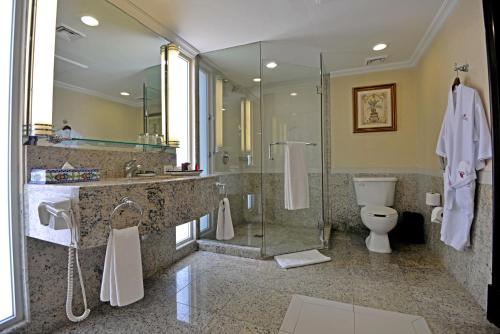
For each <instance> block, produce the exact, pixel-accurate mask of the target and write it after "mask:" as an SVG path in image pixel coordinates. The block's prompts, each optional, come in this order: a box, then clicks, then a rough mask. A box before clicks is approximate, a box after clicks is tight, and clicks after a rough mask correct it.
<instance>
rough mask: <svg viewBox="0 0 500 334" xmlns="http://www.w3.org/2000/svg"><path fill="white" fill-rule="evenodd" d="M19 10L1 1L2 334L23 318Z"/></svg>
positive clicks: (0, 247)
mask: <svg viewBox="0 0 500 334" xmlns="http://www.w3.org/2000/svg"><path fill="white" fill-rule="evenodd" d="M16 2H17V4H16ZM15 6H18V7H15ZM19 8H23V1H13V0H3V1H0V12H2V13H4V15H3V17H2V20H1V21H0V44H1V45H0V50H2V52H0V104H1V105H2V106H1V107H0V110H2V111H3V112H2V113H0V118H1V119H0V161H1V167H2V170H3V171H4V173H1V174H0V216H1V217H0V222H1V223H0V332H1V331H2V330H4V329H5V328H9V327H12V326H13V325H14V324H17V323H19V322H20V321H22V320H23V319H24V304H23V298H22V297H23V293H24V284H23V280H22V271H21V249H22V248H21V247H22V238H21V234H20V231H21V230H20V225H21V224H20V223H21V221H20V208H19V200H18V194H19V191H20V190H19V188H20V186H19V179H20V177H19V170H20V165H21V163H20V161H19V160H18V159H19V153H18V152H19V145H20V143H19V141H18V140H17V138H18V136H19V135H20V130H21V126H20V124H21V120H20V117H19V116H20V115H19V112H18V111H19V110H20V109H21V108H19V103H20V100H19V99H18V98H17V96H19V94H18V93H19V91H18V90H19V87H20V86H21V84H22V82H21V79H22V74H21V73H20V72H22V70H20V68H21V64H20V59H23V57H24V55H23V53H24V52H25V51H24V49H23V48H21V44H22V43H18V38H17V37H20V36H21V35H20V34H19V33H18V32H17V31H16V32H15V33H16V35H18V36H16V39H15V40H14V38H13V37H14V29H13V27H14V16H15V19H16V26H17V27H19V28H20V29H19V31H21V30H22V25H23V19H24V17H23V15H21V13H22V11H21V10H19V11H18V9H19ZM14 14H15V15H14ZM17 19H19V21H18V22H17ZM13 41H14V44H13ZM13 46H14V47H13ZM14 138H15V140H13V139H14Z"/></svg>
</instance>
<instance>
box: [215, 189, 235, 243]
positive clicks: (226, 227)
mask: <svg viewBox="0 0 500 334" xmlns="http://www.w3.org/2000/svg"><path fill="white" fill-rule="evenodd" d="M215 238H216V239H217V240H230V239H232V238H234V229H233V220H232V218H231V208H230V206H229V199H227V197H226V198H224V199H223V200H221V201H220V202H219V212H218V214H217V231H216V233H215Z"/></svg>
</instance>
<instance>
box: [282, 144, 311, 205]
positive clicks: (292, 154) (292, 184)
mask: <svg viewBox="0 0 500 334" xmlns="http://www.w3.org/2000/svg"><path fill="white" fill-rule="evenodd" d="M305 147H306V144H305V143H301V142H287V145H285V209H287V210H298V209H307V208H309V176H308V174H307V164H306V158H305Z"/></svg>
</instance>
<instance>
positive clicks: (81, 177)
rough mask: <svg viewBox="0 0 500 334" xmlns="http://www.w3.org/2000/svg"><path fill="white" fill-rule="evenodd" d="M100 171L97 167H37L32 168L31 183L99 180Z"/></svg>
mask: <svg viewBox="0 0 500 334" xmlns="http://www.w3.org/2000/svg"><path fill="white" fill-rule="evenodd" d="M99 179H100V173H99V169H97V168H75V169H37V168H34V169H32V170H31V180H30V183H35V184H59V183H73V182H91V181H99Z"/></svg>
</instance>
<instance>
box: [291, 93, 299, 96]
mask: <svg viewBox="0 0 500 334" xmlns="http://www.w3.org/2000/svg"><path fill="white" fill-rule="evenodd" d="M297 95H299V94H298V93H297V92H291V93H290V96H297Z"/></svg>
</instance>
